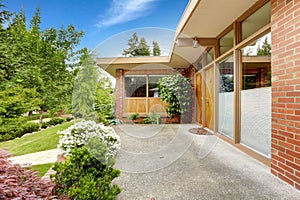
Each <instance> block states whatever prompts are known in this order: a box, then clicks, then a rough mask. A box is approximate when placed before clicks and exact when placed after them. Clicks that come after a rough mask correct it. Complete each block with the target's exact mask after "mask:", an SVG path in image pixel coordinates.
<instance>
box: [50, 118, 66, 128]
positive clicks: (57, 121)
mask: <svg viewBox="0 0 300 200" xmlns="http://www.w3.org/2000/svg"><path fill="white" fill-rule="evenodd" d="M65 121H66V119H65V118H60V117H53V118H52V119H51V120H50V121H48V124H49V125H53V126H54V125H57V124H61V123H63V122H65Z"/></svg>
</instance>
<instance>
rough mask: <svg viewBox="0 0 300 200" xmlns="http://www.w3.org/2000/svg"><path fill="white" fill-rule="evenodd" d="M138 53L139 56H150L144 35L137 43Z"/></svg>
mask: <svg viewBox="0 0 300 200" xmlns="http://www.w3.org/2000/svg"><path fill="white" fill-rule="evenodd" d="M138 55H139V56H150V49H149V46H148V45H147V41H146V39H145V38H144V37H142V38H141V40H140V43H139V45H138Z"/></svg>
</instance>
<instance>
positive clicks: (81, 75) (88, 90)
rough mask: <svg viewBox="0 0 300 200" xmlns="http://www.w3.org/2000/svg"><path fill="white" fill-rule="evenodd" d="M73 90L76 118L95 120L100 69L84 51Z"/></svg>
mask: <svg viewBox="0 0 300 200" xmlns="http://www.w3.org/2000/svg"><path fill="white" fill-rule="evenodd" d="M80 63H81V69H80V70H79V72H78V74H77V76H76V78H75V84H74V89H73V97H72V98H73V100H72V105H73V112H74V115H75V117H77V118H83V119H90V120H91V119H95V117H96V116H95V110H94V100H95V91H96V87H97V78H98V68H97V66H96V63H95V61H94V59H93V57H92V56H91V55H90V54H89V53H88V50H87V49H85V50H84V54H83V55H82V57H81V62H80Z"/></svg>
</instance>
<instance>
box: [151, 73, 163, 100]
mask: <svg viewBox="0 0 300 200" xmlns="http://www.w3.org/2000/svg"><path fill="white" fill-rule="evenodd" d="M162 77H163V76H153V75H150V76H149V79H148V88H149V93H148V97H159V89H158V81H159V79H161V78H162Z"/></svg>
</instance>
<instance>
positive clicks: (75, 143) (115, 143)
mask: <svg viewBox="0 0 300 200" xmlns="http://www.w3.org/2000/svg"><path fill="white" fill-rule="evenodd" d="M58 134H59V135H60V139H59V143H58V148H59V149H61V150H62V151H63V153H64V154H69V153H70V152H71V150H72V149H75V148H77V147H82V146H84V145H86V144H88V142H89V140H90V139H91V138H95V137H96V138H99V139H100V140H101V141H103V142H104V143H106V145H107V147H108V154H109V155H111V156H115V155H116V154H117V152H118V149H119V148H120V137H119V136H118V135H117V134H116V132H115V130H114V129H113V128H112V127H108V126H104V125H103V124H97V123H96V122H94V121H80V122H78V123H76V124H74V125H72V126H70V127H69V128H68V129H66V130H64V131H58Z"/></svg>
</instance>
